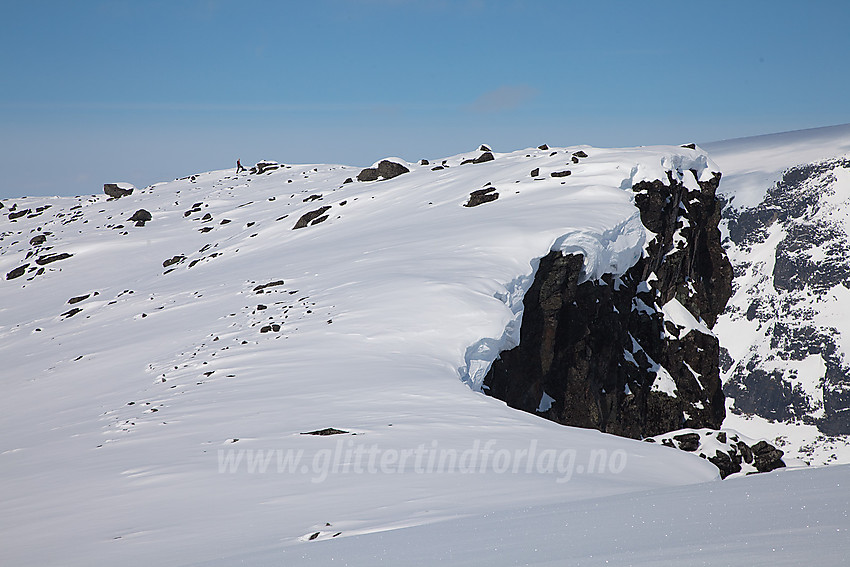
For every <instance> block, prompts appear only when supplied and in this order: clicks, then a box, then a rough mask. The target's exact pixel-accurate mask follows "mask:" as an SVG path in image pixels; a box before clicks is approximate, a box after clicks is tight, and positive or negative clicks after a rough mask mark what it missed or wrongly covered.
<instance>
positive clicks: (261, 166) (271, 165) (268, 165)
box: [251, 160, 281, 175]
mask: <svg viewBox="0 0 850 567" xmlns="http://www.w3.org/2000/svg"><path fill="white" fill-rule="evenodd" d="M280 167H281V165H280V164H279V163H277V162H276V161H270V160H263V161H260V162H257V164H256V165H255V166H254V167H252V168H251V173H252V174H254V175H262V174H263V173H268V172H270V171H274V170H275V169H279V168H280Z"/></svg>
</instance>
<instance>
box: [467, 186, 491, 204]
mask: <svg viewBox="0 0 850 567" xmlns="http://www.w3.org/2000/svg"><path fill="white" fill-rule="evenodd" d="M498 198H499V193H497V192H496V188H495V187H485V188H484V189H479V190H477V191H473V192H472V193H470V194H469V201H467V202H466V203H464V205H463V206H464V207H477V206H478V205H483V204H484V203H489V202H490V201H495V200H496V199H498Z"/></svg>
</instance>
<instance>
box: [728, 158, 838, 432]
mask: <svg viewBox="0 0 850 567" xmlns="http://www.w3.org/2000/svg"><path fill="white" fill-rule="evenodd" d="M848 169H850V159H848V158H846V157H843V158H834V159H828V160H824V161H820V162H817V163H810V164H804V165H799V166H796V167H792V168H790V169H788V170H787V171H785V172H784V173H783V175H782V178H781V179H780V180H779V181H778V182H777V183H776V184H775V185H774V186H773V187H770V188H769V189H768V190H767V191H766V193H765V196H764V199H763V200H762V202H761V203H759V204H758V205H756V206H752V207H741V208H737V207H736V206H735V201H734V199H731V200H730V202H729V203H727V204H726V206H725V207H724V210H723V217H724V220H725V222H726V223H727V227H728V234H729V239H728V241H727V242H726V245H727V247H728V249H729V254H730V257H732V258H733V261H734V262H735V272H736V277H737V276H739V275H740V276H746V277H742V278H741V280H740V281H741V282H742V283H741V284H740V285H738V286H736V291H735V294H736V297H735V300H734V301H733V302H732V303H733V305H730V309H729V310H728V311H727V313H726V317H728V319H729V321H730V322H731V323H732V324H734V325H738V324H739V323H738V322H739V321H741V322H742V323H743V320H744V319H746V322H745V323H743V326H745V327H749V328H752V327H753V326H754V325H755V326H756V327H757V331H756V337H754V338H753V339H752V342H753V348H750V349H748V350H747V351H745V352H743V353H736V354H735V356H736V359H735V360H733V359H732V356H730V355H729V354H728V352H727V356H728V360H727V366H726V370H725V373H726V376H725V383H724V392H725V394H726V395H727V396H728V397H730V398H733V399H734V405H733V406H732V411H733V412H735V413H745V414H756V415H759V416H762V417H765V418H767V419H776V420H782V421H802V422H803V423H808V424H812V425H816V426H817V427H818V428H819V429H820V431H821V432H823V433H824V434H826V435H847V434H850V411H848V410H850V364H848V354H850V353H848V352H845V350H844V349H843V348H842V340H841V336H842V333H843V332H844V330H843V329H842V328H841V326H840V325H839V324H837V323H833V324H834V325H835V326H832V325H830V324H829V323H828V321H829V320H830V319H831V318H832V312H833V311H834V310H835V309H836V303H835V301H836V299H837V298H836V296H838V297H840V296H841V294H842V293H844V292H845V290H846V289H848V288H850V244H848V242H850V238H849V237H848V235H850V231H848V229H847V227H846V225H845V222H844V217H845V215H846V204H845V203H846V202H844V203H842V202H841V200H840V199H839V200H836V199H835V196H836V195H840V194H841V191H842V189H841V181H840V180H841V179H842V177H843V175H844V174H845V172H846V171H847V170H848ZM760 258H768V259H769V261H764V260H761V259H760ZM839 305H841V304H839ZM730 346H731V345H730Z"/></svg>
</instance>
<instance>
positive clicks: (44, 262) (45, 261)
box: [35, 252, 73, 266]
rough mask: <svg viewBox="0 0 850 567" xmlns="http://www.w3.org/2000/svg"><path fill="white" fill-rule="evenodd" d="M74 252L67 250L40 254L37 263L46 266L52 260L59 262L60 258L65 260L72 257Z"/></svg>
mask: <svg viewBox="0 0 850 567" xmlns="http://www.w3.org/2000/svg"><path fill="white" fill-rule="evenodd" d="M71 256H73V254H68V253H67V252H62V253H61V254H45V255H44V256H39V257H38V258H37V259H36V261H35V263H36V264H38V265H39V266H46V265H47V264H50V263H52V262H58V261H59V260H65V259H67V258H70V257H71Z"/></svg>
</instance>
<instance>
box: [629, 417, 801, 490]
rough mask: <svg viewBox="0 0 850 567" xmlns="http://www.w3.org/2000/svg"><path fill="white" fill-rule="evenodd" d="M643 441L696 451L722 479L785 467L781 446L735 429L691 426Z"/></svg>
mask: <svg viewBox="0 0 850 567" xmlns="http://www.w3.org/2000/svg"><path fill="white" fill-rule="evenodd" d="M644 441H649V442H652V443H656V442H660V443H661V444H662V445H666V446H668V447H673V448H677V449H680V450H682V451H688V452H691V453H696V454H698V455H699V456H700V457H702V458H703V459H707V460H708V461H710V462H711V463H712V464H713V465H714V466H716V467H717V469H718V470H719V471H720V477H721V478H726V477H728V476H730V475H733V474H737V473H743V474H753V473H760V472H770V471H772V470H775V469H778V468H782V467H784V466H785V462H784V461H783V460H782V457H783V455H784V453H783V452H782V451H781V450H780V449H777V448H776V447H774V446H773V445H771V444H770V443H768V442H767V441H764V440H761V441H755V440H753V439H749V438H746V437H743V436H742V435H741V434H740V433H738V432H737V431H733V430H725V431H715V430H710V429H699V430H693V429H688V430H686V431H684V432H678V431H672V432H670V433H666V434H664V435H660V436H656V437H654V438H653V437H648V438H646V439H644Z"/></svg>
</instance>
